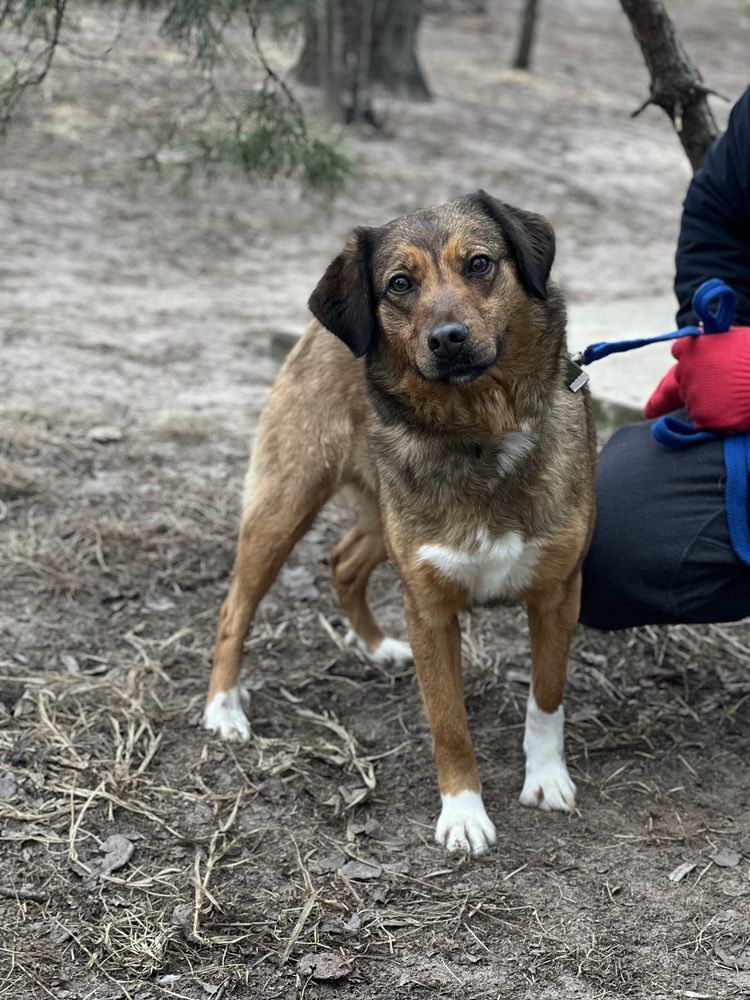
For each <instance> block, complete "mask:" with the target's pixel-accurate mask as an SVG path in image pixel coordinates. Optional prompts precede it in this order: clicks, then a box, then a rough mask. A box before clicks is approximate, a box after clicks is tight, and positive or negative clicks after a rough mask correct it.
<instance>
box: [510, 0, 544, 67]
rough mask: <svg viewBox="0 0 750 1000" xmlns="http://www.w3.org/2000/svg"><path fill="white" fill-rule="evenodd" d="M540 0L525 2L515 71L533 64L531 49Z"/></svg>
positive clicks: (514, 61)
mask: <svg viewBox="0 0 750 1000" xmlns="http://www.w3.org/2000/svg"><path fill="white" fill-rule="evenodd" d="M538 9H539V7H538V0H524V5H523V10H522V11H521V34H520V35H519V38H518V48H517V50H516V58H515V59H514V60H513V68H514V69H528V68H529V66H530V64H531V49H532V46H533V44H534V28H535V27H536V16H537V13H538Z"/></svg>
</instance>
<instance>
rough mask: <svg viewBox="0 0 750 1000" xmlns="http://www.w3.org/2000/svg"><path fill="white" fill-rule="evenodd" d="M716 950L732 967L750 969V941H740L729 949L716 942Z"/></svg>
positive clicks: (723, 960)
mask: <svg viewBox="0 0 750 1000" xmlns="http://www.w3.org/2000/svg"><path fill="white" fill-rule="evenodd" d="M714 951H715V952H716V954H717V955H718V957H719V958H720V959H721V960H722V962H723V963H724V964H725V965H728V966H729V968H730V969H738V970H739V971H740V972H747V971H748V970H750V941H740V942H738V943H737V944H736V945H733V946H730V948H729V949H727V948H722V947H721V945H719V944H715V945H714Z"/></svg>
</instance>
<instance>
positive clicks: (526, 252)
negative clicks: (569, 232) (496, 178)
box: [470, 191, 555, 299]
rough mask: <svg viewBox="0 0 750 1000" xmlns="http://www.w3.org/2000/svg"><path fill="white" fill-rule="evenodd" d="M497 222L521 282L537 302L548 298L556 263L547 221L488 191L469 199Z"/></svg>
mask: <svg viewBox="0 0 750 1000" xmlns="http://www.w3.org/2000/svg"><path fill="white" fill-rule="evenodd" d="M470 197H471V198H473V199H475V200H476V201H478V202H479V204H480V205H481V206H482V208H483V209H484V211H485V212H486V213H487V214H488V215H489V216H490V217H491V218H492V219H494V220H495V222H497V224H498V225H499V226H500V228H501V229H502V231H503V236H504V237H505V240H506V242H507V243H508V246H509V247H510V250H511V252H512V254H513V257H514V259H515V262H516V268H517V270H518V278H519V280H520V282H521V284H522V285H523V287H524V288H525V289H526V291H527V292H528V294H529V295H530V296H532V298H535V299H546V298H547V279H548V278H549V273H550V271H551V270H552V261H553V260H554V259H555V231H554V229H553V228H552V226H551V225H550V224H549V222H547V220H546V219H545V218H544V217H543V216H541V215H535V214H534V213H533V212H524V211H523V209H520V208H513V206H512V205H506V204H505V202H503V201H498V199H497V198H493V197H492V196H491V195H489V194H487V192H486V191H477V192H476V193H475V194H473V195H470Z"/></svg>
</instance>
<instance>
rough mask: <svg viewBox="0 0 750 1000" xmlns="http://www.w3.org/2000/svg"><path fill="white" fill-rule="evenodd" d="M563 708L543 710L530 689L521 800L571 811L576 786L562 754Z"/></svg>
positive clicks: (546, 807)
mask: <svg viewBox="0 0 750 1000" xmlns="http://www.w3.org/2000/svg"><path fill="white" fill-rule="evenodd" d="M564 730H565V712H564V711H563V707H562V705H560V706H559V707H558V708H557V709H555V711H554V712H543V711H542V709H541V708H539V706H538V705H537V703H536V699H535V698H534V695H533V693H531V694H529V701H528V704H527V706H526V729H525V732H524V737H523V749H524V751H525V753H526V780H525V781H524V783H523V789H522V790H521V796H520V798H521V803H522V805H525V806H538V807H539V809H545V810H547V811H549V810H551V809H559V810H560V811H561V812H571V811H572V810H573V809H574V808H575V804H576V786H575V785H574V784H573V782H572V781H571V780H570V775H569V774H568V769H567V767H566V766H565V759H564V757H563V746H564Z"/></svg>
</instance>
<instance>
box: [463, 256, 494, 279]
mask: <svg viewBox="0 0 750 1000" xmlns="http://www.w3.org/2000/svg"><path fill="white" fill-rule="evenodd" d="M491 267H492V261H491V260H490V258H489V257H485V256H484V254H478V255H477V256H476V257H472V258H471V260H470V261H469V266H468V267H467V269H466V272H467V274H487V272H488V271H489V269H490V268H491Z"/></svg>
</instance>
